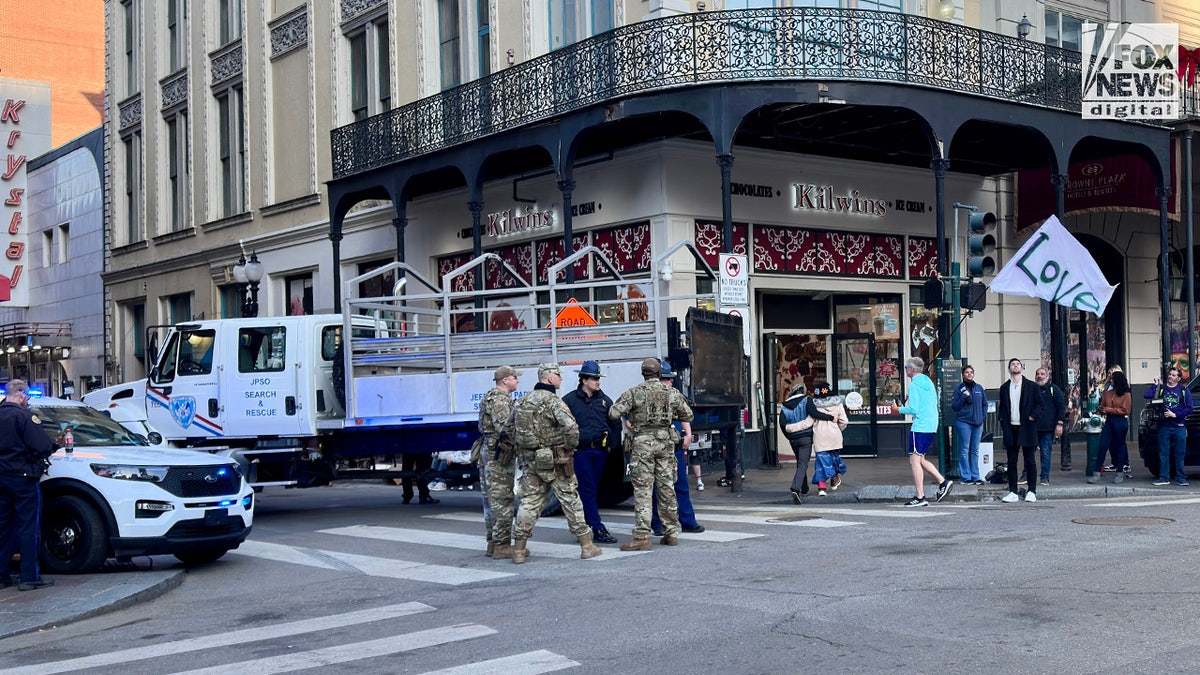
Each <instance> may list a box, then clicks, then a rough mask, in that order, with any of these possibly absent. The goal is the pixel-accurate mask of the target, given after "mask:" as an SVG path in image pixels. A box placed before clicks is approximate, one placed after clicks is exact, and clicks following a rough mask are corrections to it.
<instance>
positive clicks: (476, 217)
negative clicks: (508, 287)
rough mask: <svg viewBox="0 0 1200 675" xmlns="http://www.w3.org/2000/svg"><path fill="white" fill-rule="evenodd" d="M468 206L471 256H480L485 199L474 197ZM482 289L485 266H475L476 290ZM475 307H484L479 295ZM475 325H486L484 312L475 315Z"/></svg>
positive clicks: (476, 297) (481, 252)
mask: <svg viewBox="0 0 1200 675" xmlns="http://www.w3.org/2000/svg"><path fill="white" fill-rule="evenodd" d="M467 208H469V209H471V257H473V258H478V257H479V256H481V255H483V225H482V214H483V201H482V200H479V199H472V200H471V201H469V202H467ZM482 290H483V268H482V267H476V268H475V291H476V292H479V291H482ZM475 307H477V308H479V309H482V308H483V298H482V297H480V296H478V295H477V296H475ZM475 325H476V326H479V327H481V328H482V327H483V326H485V325H486V324H485V323H484V322H483V315H482V314H480V315H479V316H477V317H475Z"/></svg>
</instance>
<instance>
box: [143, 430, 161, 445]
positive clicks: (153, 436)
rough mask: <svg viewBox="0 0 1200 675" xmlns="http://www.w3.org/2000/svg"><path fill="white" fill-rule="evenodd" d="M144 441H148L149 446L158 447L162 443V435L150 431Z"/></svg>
mask: <svg viewBox="0 0 1200 675" xmlns="http://www.w3.org/2000/svg"><path fill="white" fill-rule="evenodd" d="M146 440H148V441H150V445H159V444H161V443H162V442H163V437H162V434H160V433H158V432H157V431H151V432H150V434H149V435H147V436H146Z"/></svg>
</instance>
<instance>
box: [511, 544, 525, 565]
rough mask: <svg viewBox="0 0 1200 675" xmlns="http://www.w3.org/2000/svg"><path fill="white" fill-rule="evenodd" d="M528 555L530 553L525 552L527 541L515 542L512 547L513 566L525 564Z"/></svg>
mask: <svg viewBox="0 0 1200 675" xmlns="http://www.w3.org/2000/svg"><path fill="white" fill-rule="evenodd" d="M527 555H529V552H528V551H526V550H525V540H524V539H516V540H514V541H513V546H512V561H513V564H514V565H521V564H524V562H525V556H527Z"/></svg>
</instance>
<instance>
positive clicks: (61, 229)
mask: <svg viewBox="0 0 1200 675" xmlns="http://www.w3.org/2000/svg"><path fill="white" fill-rule="evenodd" d="M57 238H58V241H57V242H55V243H56V244H57V245H56V246H55V249H54V252H55V257H56V258H57V259H58V262H59V264H62V263H65V262H67V261H68V260H70V259H71V224H70V223H62V224H61V225H59V226H58V237H57Z"/></svg>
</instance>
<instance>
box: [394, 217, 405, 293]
mask: <svg viewBox="0 0 1200 675" xmlns="http://www.w3.org/2000/svg"><path fill="white" fill-rule="evenodd" d="M392 227H394V228H396V262H404V228H406V227H408V218H405V217H404V215H398V216H397V217H395V218H393V219H392ZM403 277H404V270H396V279H397V280H399V279H401V278H403Z"/></svg>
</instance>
